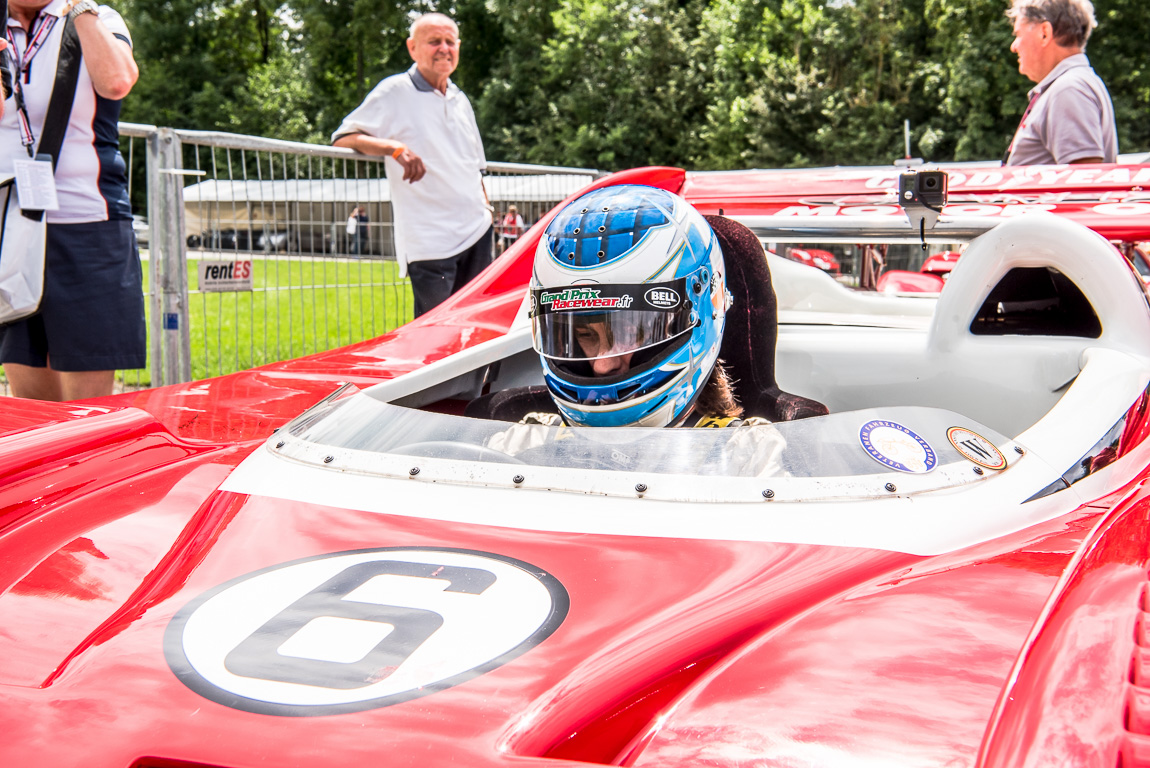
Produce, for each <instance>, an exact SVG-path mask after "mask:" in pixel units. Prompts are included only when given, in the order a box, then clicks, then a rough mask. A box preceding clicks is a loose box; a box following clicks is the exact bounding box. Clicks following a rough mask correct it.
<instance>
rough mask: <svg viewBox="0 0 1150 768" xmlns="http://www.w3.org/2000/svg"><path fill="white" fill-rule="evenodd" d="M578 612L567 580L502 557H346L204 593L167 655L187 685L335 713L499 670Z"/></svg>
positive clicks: (445, 552)
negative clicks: (572, 606)
mask: <svg viewBox="0 0 1150 768" xmlns="http://www.w3.org/2000/svg"><path fill="white" fill-rule="evenodd" d="M568 607H569V598H568V595H567V591H566V590H565V589H564V588H563V585H562V584H560V583H559V581H558V580H557V579H555V578H554V577H553V576H551V575H550V574H548V573H545V572H544V571H541V570H540V569H538V568H535V567H534V566H532V565H530V564H528V563H524V562H522V561H519V560H515V559H513V558H509V557H504V556H502V555H496V554H491V553H487V552H474V551H470V550H459V549H437V548H425V549H408V548H386V549H370V550H359V551H354V552H340V553H334V554H329V555H321V556H318V557H311V558H307V559H304V560H297V561H293V562H290V563H283V564H281V565H276V566H272V567H271V568H265V569H263V570H261V571H256V572H254V573H249V574H245V575H244V576H240V577H239V578H237V579H233V580H232V581H229V582H228V583H226V584H222V585H220V586H219V587H216V588H215V589H212V590H210V591H208V592H207V593H205V594H203V595H201V596H200V597H198V598H196V599H195V600H193V601H192V602H191V603H189V604H188V605H186V606H185V607H184V608H183V609H181V610H180V611H179V612H178V613H177V614H176V616H175V617H173V619H172V621H171V623H170V624H169V625H168V628H167V631H166V634H165V638H164V653H165V656H166V657H167V660H168V664H169V666H170V667H171V668H172V670H173V671H174V672H175V673H176V675H177V676H178V677H179V678H180V680H181V681H183V682H184V684H185V685H187V686H188V687H189V688H191V689H192V690H194V691H196V692H197V693H199V694H200V695H202V696H205V697H207V698H209V699H212V700H213V701H216V702H219V703H221V704H225V705H227V706H229V707H234V708H236V709H242V710H245V711H248V712H259V713H263V714H272V715H289V716H301V715H329V714H335V713H339V712H354V711H359V710H365V709H373V708H376V707H384V706H389V705H391V704H398V703H399V702H402V701H407V700H409V699H413V698H417V697H420V696H426V695H428V694H431V693H435V692H436V691H440V690H443V689H445V688H449V687H451V686H453V685H458V684H459V683H462V682H464V681H466V680H470V679H472V678H474V677H476V676H478V675H480V674H483V673H484V672H487V671H490V670H491V669H494V668H496V667H498V666H500V665H502V664H504V663H506V662H508V661H510V660H511V659H513V658H515V657H516V656H518V655H520V654H522V653H524V652H525V651H527V650H528V649H530V648H532V647H534V646H535V645H537V644H538V643H540V642H542V641H543V640H544V639H546V638H547V637H548V636H549V635H551V633H552V632H554V631H555V630H556V629H557V628H558V627H559V625H560V624H561V623H562V622H563V619H564V618H565V617H566V615H567V610H568Z"/></svg>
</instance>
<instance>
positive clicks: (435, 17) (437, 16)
mask: <svg viewBox="0 0 1150 768" xmlns="http://www.w3.org/2000/svg"><path fill="white" fill-rule="evenodd" d="M431 21H438V22H447V23H448V24H450V25H451V26H453V27H455V36H456V37H459V25H458V24H456V23H455V19H453V18H451V17H450V16H448V15H446V14H443V13H425V14H423V15H422V16H418V17H416V19H415V21H413V22H411V27H410V29H409V31H408V33H407V39H408V40H414V39H415V32H416V30H418V29H419V27H421V26H422V25H424V24H426V23H428V22H431Z"/></svg>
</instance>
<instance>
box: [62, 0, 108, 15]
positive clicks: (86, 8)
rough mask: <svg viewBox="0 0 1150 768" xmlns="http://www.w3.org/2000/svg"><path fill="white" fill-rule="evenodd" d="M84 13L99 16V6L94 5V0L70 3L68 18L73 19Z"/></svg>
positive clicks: (79, 0)
mask: <svg viewBox="0 0 1150 768" xmlns="http://www.w3.org/2000/svg"><path fill="white" fill-rule="evenodd" d="M84 13H94V14H96V15H99V13H100V6H98V5H96V3H95V1H94V0H76V2H75V3H72V7H71V8H70V9H69V10H68V18H69V19H75V18H76V17H77V16H79V15H81V14H84Z"/></svg>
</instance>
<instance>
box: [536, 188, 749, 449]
mask: <svg viewBox="0 0 1150 768" xmlns="http://www.w3.org/2000/svg"><path fill="white" fill-rule="evenodd" d="M723 274H724V266H723V253H722V250H721V249H720V247H719V243H718V240H717V239H716V237H715V234H714V232H713V231H712V230H711V227H710V226H709V225H708V224H707V222H706V220H705V219H704V218H703V217H702V216H701V215H700V214H699V213H698V212H697V211H696V210H695V209H694V208H693V207H691V206H690V205H689V204H688V203H687V202H686V201H685V200H683V199H682V198H681V197H679V196H678V195H675V194H672V193H671V192H668V191H666V190H663V189H659V188H656V187H647V186H637V185H624V186H612V187H605V188H603V189H598V190H594V191H592V192H589V193H587V194H585V195H583V196H582V197H580V198H578V199H576V200H575V201H574V202H572V203H570V204H569V205H567V206H566V207H565V208H564V209H563V210H562V211H560V212H559V214H558V215H557V216H556V217H555V218H554V219H553V220H552V221H551V223H550V224H549V225H548V227H547V230H546V232H545V233H544V235H543V237H542V238H540V241H539V246H538V248H537V250H536V253H535V264H534V269H533V273H532V279H531V320H532V335H533V339H534V346H535V349H536V351H537V352H538V353H539V356H540V360H541V362H542V365H543V378H544V380H545V382H546V384H547V388H548V390H549V392H550V394H551V397H552V399H553V400H554V401H555V404H556V406H557V407H558V409H559V415H560V417H561V418H562V421H563V422H564V423H566V424H568V425H570V426H591V427H622V426H636V427H664V426H695V427H705V426H736V425H739V424H742V423H744V422H743V421H742V420H741V419H740V417H741V416H742V408H741V407H740V406H739V405H738V402H737V401H736V400H735V396H734V393H733V391H732V386H731V382H730V380H729V378H728V376H727V373H726V371H725V370H724V368H723V366H722V363H721V361H719V359H718V357H719V345H720V343H721V342H722V338H723V327H724V323H725V318H726V312H727V309H728V307H729V306H730V302H731V297H730V294H729V293H728V292H727V289H726V283H725V281H724V278H723ZM547 416H550V418H547ZM528 420H530V421H534V422H536V423H540V422H542V423H557V421H558V420H557V419H556V418H555V417H554V415H553V414H550V415H543V414H531V415H530V416H529V417H528ZM756 421H761V420H758V419H756Z"/></svg>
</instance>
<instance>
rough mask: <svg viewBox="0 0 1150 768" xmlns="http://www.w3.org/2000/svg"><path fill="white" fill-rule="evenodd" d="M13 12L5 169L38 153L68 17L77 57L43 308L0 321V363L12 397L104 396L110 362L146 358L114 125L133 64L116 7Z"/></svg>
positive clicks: (138, 364) (120, 365)
mask: <svg viewBox="0 0 1150 768" xmlns="http://www.w3.org/2000/svg"><path fill="white" fill-rule="evenodd" d="M8 12H9V18H8V26H7V29H6V30H5V32H6V38H7V44H8V45H7V50H6V51H5V52H4V53H3V55H4V56H6V57H8V61H7V63H8V68H9V71H10V72H11V73H12V94H11V96H10V97H9V98H8V100H7V101H6V103H5V105H4V107H5V108H4V114H3V117H2V118H0V173H13V170H14V168H15V167H16V164H17V162H23V161H28V160H29V159H32V158H35V159H36V160H40V159H41V158H38V157H37V151H36V150H37V147H38V143H39V140H40V137H41V136H42V135H43V132H44V120H45V114H46V112H47V110H48V104H49V101H50V98H51V94H52V90H53V86H54V83H55V80H56V69H57V62H58V59H59V54H60V45H61V39H62V37H63V33H64V29H65V26H66V21H70V23H71V24H72V25H74V28H75V32H76V36H77V38H78V40H79V47H80V52H81V55H82V58H81V61H80V66H79V73H78V75H79V76H78V81H77V85H76V93H75V97H74V99H73V102H72V105H71V113H70V119H69V122H68V126H67V130H66V132H65V134H64V141H63V146H62V148H61V149H60V153H59V154H60V156H59V158H56V160H57V163H56V168H55V174H54V185H55V188H56V195H57V198H58V202H59V207H58V208H57V209H56V210H48V211H47V212H46V214H45V215H46V217H47V247H46V249H45V282H44V293H43V298H42V300H41V303H40V310H39V312H37V313H36V314H34V315H32V316H30V317H27V318H24V319H22V320H17V321H15V322H13V323H11V324H9V325H7V326H4V327H3V328H0V362H2V363H3V364H4V372H5V374H6V375H7V378H8V383H9V385H10V386H11V391H12V394H14V395H16V396H18V397H31V398H37V399H42V400H74V399H81V398H89V397H99V396H103V395H108V394H111V393H112V386H113V381H114V376H115V371H116V370H118V369H125V368H142V367H144V365H145V364H146V352H147V348H146V328H145V324H144V297H143V286H142V280H141V270H140V258H139V254H138V252H137V249H136V241H135V235H134V233H133V232H132V215H131V206H130V203H129V200H128V194H127V174H126V169H125V166H124V160H123V158H122V157H121V156H120V152H119V133H118V128H117V124H118V122H119V115H120V100H121V99H123V98H124V97H125V96H126V95H127V94H128V92H129V91H130V90H131V89H132V86H133V85H135V82H136V78H137V76H138V74H139V72H138V70H137V68H136V63H135V60H134V59H133V57H132V47H131V38H130V37H129V34H128V28H127V27H126V26H125V24H124V21H123V19H122V18H121V17H120V15H119V14H118V13H116V12H115V11H114V10H112V9H111V8H108V7H107V6H97V5H96V4H95V2H93V0H76V1H75V2H66V1H65V0H51V1H50V2H46V1H45V0H9V2H8ZM36 165H37V166H39V165H40V163H37V164H36ZM43 165H44V166H48V163H44V164H43ZM48 168H50V166H48ZM37 178H39V179H41V180H45V179H47V180H53V175H52V174H51V173H50V172H47V173H44V174H38V175H37ZM17 193H18V194H21V192H20V190H19V189H18V190H17ZM27 194H28V192H27V191H25V192H24V193H23V195H22V196H27ZM26 207H27V206H26Z"/></svg>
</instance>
